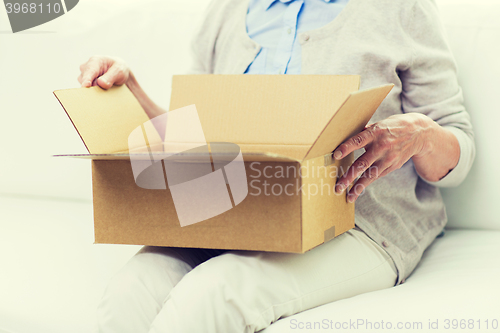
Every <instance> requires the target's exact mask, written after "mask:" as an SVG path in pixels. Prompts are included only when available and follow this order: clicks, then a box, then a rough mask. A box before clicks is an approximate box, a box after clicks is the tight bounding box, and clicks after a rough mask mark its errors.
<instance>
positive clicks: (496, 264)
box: [0, 0, 500, 333]
mask: <svg viewBox="0 0 500 333" xmlns="http://www.w3.org/2000/svg"><path fill="white" fill-rule="evenodd" d="M206 2H207V1H206V0H196V1H195V0H184V1H182V0H175V1H174V0H169V1H160V0H155V1H132V0H127V1H124V0H121V1H118V0H106V1H104V0H87V1H82V2H80V4H78V5H77V7H75V9H73V10H72V11H71V12H69V13H68V14H66V15H65V16H63V17H61V18H59V19H56V20H54V21H52V22H49V23H47V24H45V25H42V26H39V27H36V28H34V29H32V30H30V31H27V32H25V33H18V34H9V33H7V32H6V31H8V30H10V27H9V26H8V22H7V20H6V14H5V12H1V11H0V32H1V33H0V48H1V52H0V112H1V113H0V115H1V116H2V122H1V125H2V129H1V130H0V142H1V143H0V152H1V154H2V155H1V158H0V267H1V271H0V333H7V332H8V333H27V332H37V333H45V332H47V333H59V332H61V333H63V332H64V333H67V332H74V333H75V332H91V331H92V330H93V328H94V325H95V319H94V311H95V307H96V304H97V303H98V301H99V298H100V296H101V294H102V292H103V290H104V287H105V285H106V283H107V282H108V280H109V278H110V277H111V276H112V275H113V274H114V273H115V272H116V271H117V270H118V269H119V268H120V267H121V266H122V265H123V264H124V263H125V262H126V261H127V260H128V259H129V258H130V257H131V256H132V255H133V254H134V253H135V252H136V251H137V250H138V249H139V248H140V247H139V246H124V245H94V244H92V243H93V226H92V206H91V188H90V170H89V169H90V168H89V163H88V161H81V160H71V159H56V158H52V157H51V154H55V153H66V152H74V153H78V152H85V148H84V146H83V144H82V143H81V142H80V139H79V138H78V136H77V135H76V133H75V132H74V129H73V128H72V126H71V124H70V123H69V121H68V119H67V118H66V115H65V114H64V112H63V111H62V109H61V108H60V106H59V105H58V103H57V101H56V99H55V98H54V97H53V96H52V91H53V90H55V89H61V88H68V87H76V86H77V82H76V77H77V75H78V65H79V64H80V63H81V62H83V61H85V60H86V59H87V58H88V57H89V56H91V55H93V54H113V55H118V56H121V57H123V58H124V59H125V60H127V61H128V63H129V64H130V65H131V67H132V68H133V69H134V72H135V73H136V74H137V76H138V78H139V80H140V82H141V83H142V84H143V86H144V88H145V90H146V91H147V92H148V93H149V94H150V95H151V96H152V98H153V99H154V100H156V101H157V102H158V103H159V104H161V105H163V106H165V107H166V106H168V97H169V90H170V76H171V75H172V74H177V73H182V72H183V71H184V70H185V69H186V68H187V66H188V64H189V59H188V51H187V46H188V40H187V39H186V37H185V36H186V35H189V34H190V33H191V32H192V29H193V24H194V22H196V21H197V19H198V18H199V16H200V13H201V11H202V9H203V7H204V6H205V5H206ZM438 5H439V7H440V10H441V13H442V17H443V22H444V26H445V28H446V30H447V33H448V35H449V40H450V45H451V47H452V48H453V50H454V52H455V55H456V59H457V63H458V66H459V80H460V83H461V85H462V87H463V90H464V95H465V99H466V106H467V108H468V110H469V112H470V114H471V117H472V121H473V124H474V127H475V133H476V143H477V158H476V163H475V164H474V166H473V169H472V171H471V173H470V175H469V177H468V179H467V180H466V181H465V182H464V183H463V184H462V185H461V186H460V187H458V188H454V189H446V190H443V191H442V192H443V195H444V197H445V200H446V203H447V208H448V215H449V223H448V229H447V232H446V234H445V235H444V237H442V238H438V239H437V240H436V241H435V242H434V244H433V245H432V246H431V247H430V248H429V249H428V250H427V251H426V252H425V254H424V258H423V259H422V262H421V263H420V265H419V266H418V267H417V269H416V270H415V271H414V273H413V274H412V275H411V276H410V278H408V279H407V280H406V282H405V283H404V284H403V285H400V286H398V287H395V288H391V289H388V290H383V291H379V292H373V293H369V294H364V295H360V296H357V297H353V298H350V299H346V300H342V301H339V302H335V303H331V304H327V305H324V306H321V307H318V308H315V309H312V310H309V311H306V312H303V313H300V314H297V315H295V316H292V317H289V318H283V319H281V320H279V321H278V322H276V323H274V324H273V325H271V326H270V327H269V328H267V329H265V330H264V331H263V332H265V333H283V332H328V331H343V332H373V331H382V332H385V331H401V332H450V331H457V332H499V331H500V284H499V281H500V280H499V276H500V209H499V207H500V203H499V202H498V200H499V199H500V195H498V194H497V191H498V188H500V173H499V172H498V171H497V167H498V165H500V154H498V149H497V144H498V143H499V142H500V140H498V138H500V136H499V135H498V133H499V130H498V129H497V127H498V124H499V123H500V112H499V110H498V104H497V100H496V97H497V95H498V94H499V92H500V81H499V80H498V77H500V61H499V55H500V20H498V18H499V17H500V2H499V1H498V0H490V1H488V0H438ZM131 23H132V24H131ZM436 320H437V321H438V322H437V324H438V328H437V329H434V328H435V325H436ZM447 320H449V329H446V327H447V326H446V325H447ZM453 320H457V321H456V322H454V321H453ZM362 321H363V322H362ZM382 321H383V324H382ZM367 322H370V323H371V325H372V327H371V328H370V326H369V325H370V324H368V323H367ZM351 323H355V324H360V325H357V326H356V325H350V324H351ZM361 323H363V325H361ZM388 323H390V325H391V326H392V329H382V327H381V325H383V328H387V327H388ZM419 323H421V324H419ZM430 323H432V325H433V326H432V328H433V329H431V328H429V324H430ZM308 324H309V325H311V327H312V329H307V327H308V326H307V325H308ZM318 324H319V328H318ZM327 324H328V326H330V325H333V328H332V329H330V328H326V326H327ZM454 324H457V329H453V328H454V327H455V326H454ZM479 324H480V325H481V326H480V328H479V327H478V325H479ZM315 325H316V326H315ZM336 325H337V327H335V326H336ZM339 325H340V326H341V327H340V329H339ZM346 325H347V326H346ZM398 325H399V326H402V327H399V328H400V329H398ZM420 325H421V326H420ZM461 325H462V326H461ZM463 325H465V329H462V330H461V329H460V328H461V327H462V328H463V327H464V326H463ZM487 325H488V329H486V326H487ZM496 325H499V326H496ZM301 327H303V328H301ZM314 327H316V329H314Z"/></svg>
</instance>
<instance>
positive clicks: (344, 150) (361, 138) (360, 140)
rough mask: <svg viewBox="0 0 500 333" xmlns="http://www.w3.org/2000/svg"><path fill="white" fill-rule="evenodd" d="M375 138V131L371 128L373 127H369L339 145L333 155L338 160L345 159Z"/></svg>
mask: <svg viewBox="0 0 500 333" xmlns="http://www.w3.org/2000/svg"><path fill="white" fill-rule="evenodd" d="M373 140H374V135H373V131H372V130H371V128H367V129H365V130H364V131H362V132H361V133H359V134H356V135H355V136H353V137H352V138H350V139H348V140H347V141H345V142H344V143H342V144H341V145H340V146H338V148H337V149H335V151H334V153H333V157H334V158H335V159H336V160H340V159H343V158H344V157H345V156H347V155H349V154H350V153H352V152H353V151H355V150H358V149H361V148H363V147H365V146H366V145H368V144H370V143H371V142H373Z"/></svg>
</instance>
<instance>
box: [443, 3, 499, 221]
mask: <svg viewBox="0 0 500 333" xmlns="http://www.w3.org/2000/svg"><path fill="white" fill-rule="evenodd" d="M437 4H438V6H439V9H440V12H441V16H442V19H443V24H444V27H445V29H446V31H447V34H448V38H449V43H450V46H451V48H452V50H453V52H454V54H455V58H456V61H457V64H458V69H459V82H460V85H461V86H462V89H463V92H464V97H465V105H466V107H467V110H468V111H469V113H470V115H471V118H472V123H473V126H474V131H475V137H476V149H477V151H476V160H475V163H474V165H473V167H472V169H471V172H470V174H469V176H468V177H467V179H466V180H465V181H464V182H463V183H462V184H461V185H460V186H459V187H457V188H450V189H444V190H442V193H443V196H444V199H445V202H446V206H447V211H448V216H449V222H448V227H449V228H474V229H477V228H479V229H496V230H500V195H499V194H498V191H499V189H500V170H499V169H498V168H499V166H500V149H499V144H500V127H499V126H500V103H499V99H498V97H499V95H500V79H499V78H500V19H499V18H500V1H498V0H467V1H461V0H437Z"/></svg>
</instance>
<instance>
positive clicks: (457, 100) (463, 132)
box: [400, 0, 475, 187]
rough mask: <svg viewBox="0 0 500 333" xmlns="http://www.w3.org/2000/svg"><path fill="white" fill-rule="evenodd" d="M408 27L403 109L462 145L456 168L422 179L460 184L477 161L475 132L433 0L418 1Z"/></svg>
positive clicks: (448, 184) (401, 75)
mask: <svg viewBox="0 0 500 333" xmlns="http://www.w3.org/2000/svg"><path fill="white" fill-rule="evenodd" d="M407 29H408V36H409V43H410V46H411V49H412V58H411V62H410V64H409V66H408V68H407V69H405V70H404V71H402V72H401V73H400V77H401V80H402V83H403V91H402V95H401V101H402V108H403V112H405V113H408V112H420V113H423V114H425V115H427V116H428V117H430V118H431V119H432V120H434V121H435V122H436V123H438V124H439V125H441V126H442V127H443V128H445V129H447V130H449V131H451V132H452V133H453V134H454V135H455V136H456V138H457V140H458V143H459V145H460V159H459V162H458V164H457V165H456V166H455V168H454V169H452V170H451V171H450V172H449V173H448V174H447V175H446V176H445V177H443V178H442V179H440V180H439V181H437V182H429V181H427V180H425V179H423V180H424V181H426V182H427V183H429V184H432V185H434V186H437V187H453V186H457V185H459V184H460V183H461V182H462V181H463V180H464V179H465V177H466V176H467V174H468V172H469V170H470V168H471V166H472V163H473V161H474V157H475V145H474V133H473V131H472V125H471V122H470V117H469V114H468V113H467V111H466V110H465V107H464V104H463V95H462V90H461V88H460V86H459V84H458V80H457V66H456V63H455V59H454V57H453V55H452V53H451V50H450V47H449V45H448V42H447V40H446V34H445V31H444V28H443V26H442V23H441V20H440V16H439V12H438V8H437V6H436V4H435V3H434V1H433V0H416V2H415V4H414V6H413V8H412V18H411V19H410V23H409V25H408V28H407Z"/></svg>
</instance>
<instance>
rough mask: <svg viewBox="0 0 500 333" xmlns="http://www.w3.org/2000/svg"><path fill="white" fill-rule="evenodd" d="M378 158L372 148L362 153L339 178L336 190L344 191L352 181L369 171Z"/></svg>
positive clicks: (338, 191) (338, 192)
mask: <svg viewBox="0 0 500 333" xmlns="http://www.w3.org/2000/svg"><path fill="white" fill-rule="evenodd" d="M376 160H377V156H375V155H374V154H373V152H372V151H371V150H368V151H367V152H365V153H364V154H363V155H361V156H360V157H359V158H358V159H357V160H356V161H354V163H353V164H352V165H351V166H350V167H349V169H347V171H346V172H345V173H344V174H343V175H342V177H340V178H339V180H338V181H337V184H336V185H335V192H337V194H340V193H342V192H343V191H344V190H345V189H346V188H348V187H349V185H351V183H352V182H354V180H355V179H356V178H358V177H360V176H361V175H362V174H363V173H365V171H367V170H368V169H369V168H370V167H371V166H372V164H373V163H375V161H376Z"/></svg>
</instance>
